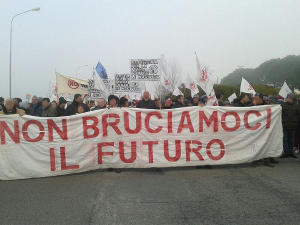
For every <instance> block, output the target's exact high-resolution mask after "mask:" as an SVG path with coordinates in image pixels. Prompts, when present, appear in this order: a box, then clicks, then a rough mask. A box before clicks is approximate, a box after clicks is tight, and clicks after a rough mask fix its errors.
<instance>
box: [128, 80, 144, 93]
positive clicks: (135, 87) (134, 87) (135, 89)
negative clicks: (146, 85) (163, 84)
mask: <svg viewBox="0 0 300 225" xmlns="http://www.w3.org/2000/svg"><path fill="white" fill-rule="evenodd" d="M130 91H131V92H132V93H141V92H142V89H141V85H140V82H136V81H131V82H130Z"/></svg>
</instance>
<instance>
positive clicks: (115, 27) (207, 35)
mask: <svg viewBox="0 0 300 225" xmlns="http://www.w3.org/2000/svg"><path fill="white" fill-rule="evenodd" d="M34 7H40V8H41V11H39V12H30V13H27V14H24V15H21V16H19V17H17V18H16V20H15V22H14V26H13V51H12V52H13V54H12V55H13V65H12V77H13V85H12V93H13V97H16V96H19V97H22V98H25V94H26V93H30V94H36V95H39V96H45V95H47V92H48V87H49V82H50V80H52V79H54V78H55V76H54V71H55V70H56V71H58V72H60V73H62V74H66V75H76V74H77V71H78V67H80V66H81V65H89V66H88V67H81V68H80V69H79V72H78V73H79V77H81V78H87V77H88V76H89V75H90V74H91V70H92V67H93V66H95V65H96V64H97V61H98V60H100V61H101V62H102V64H103V65H104V67H105V68H106V70H107V72H108V74H109V75H111V76H112V75H113V74H114V73H116V72H120V73H126V72H129V59H131V58H157V57H160V56H161V54H164V55H165V57H166V58H167V59H172V60H176V61H177V63H178V64H179V65H180V67H181V69H182V76H186V74H188V73H189V74H191V75H192V76H196V65H195V56H194V52H195V51H196V52H197V54H198V57H199V59H200V62H201V63H204V64H206V65H208V66H209V68H210V69H211V71H212V72H213V73H214V74H215V75H216V76H218V77H220V78H221V77H223V76H225V75H227V74H228V73H230V72H232V71H233V70H234V69H236V68H237V67H238V66H244V67H256V66H258V65H259V64H260V63H262V62H263V61H265V60H268V59H271V58H282V57H285V56H286V55H289V54H296V55H299V54H300V1H299V0H149V1H146V0H106V1H105V0H26V1H20V0H0V28H1V32H0V78H1V80H0V96H4V97H8V95H9V88H8V87H9V29H10V20H11V18H12V16H13V15H15V14H16V13H19V12H22V11H25V10H28V9H31V8H34Z"/></svg>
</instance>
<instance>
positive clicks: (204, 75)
mask: <svg viewBox="0 0 300 225" xmlns="http://www.w3.org/2000/svg"><path fill="white" fill-rule="evenodd" d="M195 55H196V64H197V75H198V79H197V84H198V85H199V86H200V87H201V88H202V90H203V91H204V92H205V94H206V95H207V103H206V105H210V106H217V105H219V104H218V100H217V97H216V94H215V91H214V79H213V77H212V76H211V75H210V76H208V72H207V69H206V68H205V67H201V65H200V63H199V59H198V56H197V54H196V53H195Z"/></svg>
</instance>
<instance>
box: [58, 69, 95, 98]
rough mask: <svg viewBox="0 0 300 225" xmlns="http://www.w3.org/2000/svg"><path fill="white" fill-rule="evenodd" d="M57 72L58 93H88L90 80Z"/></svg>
mask: <svg viewBox="0 0 300 225" xmlns="http://www.w3.org/2000/svg"><path fill="white" fill-rule="evenodd" d="M55 74H56V88H57V94H88V88H89V87H88V81H86V80H80V79H77V78H74V77H68V76H64V75H62V74H60V73H55Z"/></svg>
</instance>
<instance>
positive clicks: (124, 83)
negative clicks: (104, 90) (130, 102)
mask: <svg viewBox="0 0 300 225" xmlns="http://www.w3.org/2000/svg"><path fill="white" fill-rule="evenodd" d="M114 91H115V93H124V92H125V93H129V92H130V74H115V88H114Z"/></svg>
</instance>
